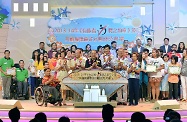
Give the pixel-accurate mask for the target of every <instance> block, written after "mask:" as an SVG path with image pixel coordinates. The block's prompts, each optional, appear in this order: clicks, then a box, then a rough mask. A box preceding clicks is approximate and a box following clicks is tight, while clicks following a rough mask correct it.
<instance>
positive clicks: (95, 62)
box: [85, 50, 101, 70]
mask: <svg viewBox="0 0 187 122" xmlns="http://www.w3.org/2000/svg"><path fill="white" fill-rule="evenodd" d="M85 69H87V70H91V69H101V60H100V59H98V58H97V52H96V50H92V51H91V57H90V58H89V59H87V60H86V64H85Z"/></svg>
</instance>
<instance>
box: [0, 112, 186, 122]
mask: <svg viewBox="0 0 187 122" xmlns="http://www.w3.org/2000/svg"><path fill="white" fill-rule="evenodd" d="M178 112H179V113H180V114H181V116H182V118H183V119H185V121H184V122H187V114H186V113H187V110H186V111H182V110H180V111H178ZM36 113H38V112H29V111H21V121H20V122H26V120H27V121H28V120H30V119H32V118H33V117H34V116H35V114H36ZM132 113H133V112H115V114H114V120H115V122H122V121H123V122H124V120H128V119H130V117H131V115H132ZM143 113H144V114H145V115H146V117H147V118H148V119H151V120H154V121H153V122H162V121H161V120H162V118H163V115H164V112H163V111H155V112H143ZM45 114H46V115H47V117H48V120H49V121H48V122H57V120H58V119H59V118H60V117H61V116H67V117H69V118H70V119H71V122H93V121H94V122H102V115H101V112H60V111H59V112H45ZM7 117H8V110H0V118H1V119H3V120H5V121H4V122H8V118H7Z"/></svg>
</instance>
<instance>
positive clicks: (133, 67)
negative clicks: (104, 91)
mask: <svg viewBox="0 0 187 122" xmlns="http://www.w3.org/2000/svg"><path fill="white" fill-rule="evenodd" d="M139 73H140V63H139V62H138V54H137V53H133V54H132V62H131V64H130V65H129V67H128V74H129V76H128V78H129V79H128V85H129V106H132V105H138V99H139V86H140V85H139V78H140V76H139ZM133 99H134V100H135V103H133Z"/></svg>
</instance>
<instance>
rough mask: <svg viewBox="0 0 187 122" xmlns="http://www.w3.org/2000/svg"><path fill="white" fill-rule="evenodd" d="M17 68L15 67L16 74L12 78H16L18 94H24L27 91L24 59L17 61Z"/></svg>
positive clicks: (26, 72) (26, 73) (26, 71)
mask: <svg viewBox="0 0 187 122" xmlns="http://www.w3.org/2000/svg"><path fill="white" fill-rule="evenodd" d="M19 66H20V67H19V68H16V76H15V77H14V78H13V79H15V80H17V84H18V95H19V96H22V95H23V96H25V95H26V93H27V86H28V83H27V78H28V70H27V69H25V68H24V61H23V60H20V61H19Z"/></svg>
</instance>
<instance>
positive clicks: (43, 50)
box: [37, 42, 47, 54]
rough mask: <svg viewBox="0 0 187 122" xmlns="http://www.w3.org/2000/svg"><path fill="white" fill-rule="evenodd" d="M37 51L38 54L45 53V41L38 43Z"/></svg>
mask: <svg viewBox="0 0 187 122" xmlns="http://www.w3.org/2000/svg"><path fill="white" fill-rule="evenodd" d="M37 51H38V53H39V54H40V53H43V54H45V53H47V51H45V43H44V42H40V43H39V49H37Z"/></svg>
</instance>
